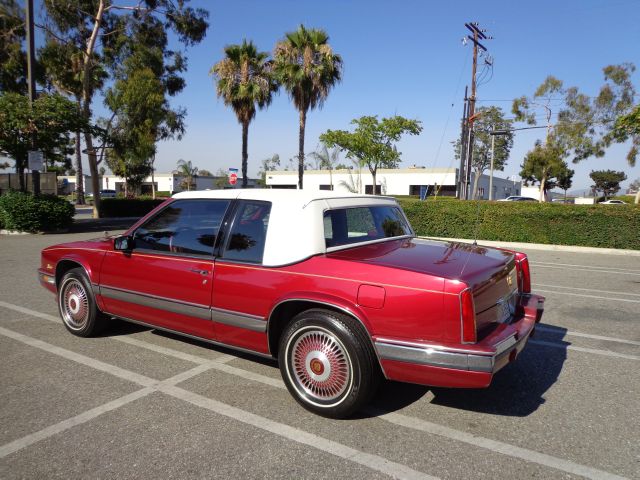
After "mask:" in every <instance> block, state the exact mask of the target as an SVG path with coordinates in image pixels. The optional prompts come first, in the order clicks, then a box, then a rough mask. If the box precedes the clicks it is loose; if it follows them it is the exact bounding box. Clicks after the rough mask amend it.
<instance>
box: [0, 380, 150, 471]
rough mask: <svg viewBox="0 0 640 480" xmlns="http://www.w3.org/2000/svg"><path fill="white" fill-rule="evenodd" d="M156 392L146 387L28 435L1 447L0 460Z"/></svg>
mask: <svg viewBox="0 0 640 480" xmlns="http://www.w3.org/2000/svg"><path fill="white" fill-rule="evenodd" d="M153 391H155V389H154V388H153V387H145V388H143V389H142V390H136V391H135V392H133V393H130V394H129V395H125V396H123V397H120V398H116V399H115V400H113V401H111V402H107V403H105V404H103V405H100V406H98V407H96V408H92V409H91V410H87V411H86V412H82V413H81V414H79V415H76V416H75V417H71V418H67V419H66V420H62V421H61V422H58V423H56V424H55V425H51V426H49V427H46V428H43V429H42V430H39V431H37V432H34V433H31V434H29V435H26V436H24V437H22V438H18V439H17V440H14V441H13V442H9V443H7V444H5V445H2V446H0V458H4V457H6V456H7V455H11V454H12V453H15V452H17V451H18V450H22V449H23V448H26V447H28V446H29V445H33V444H34V443H36V442H39V441H41V440H45V439H47V438H49V437H53V436H54V435H57V434H58V433H61V432H64V431H65V430H69V429H70V428H73V427H75V426H77V425H82V424H83V423H86V422H88V421H90V420H93V419H94V418H96V417H99V416H100V415H102V414H104V413H107V412H110V411H112V410H115V409H116V408H120V407H122V406H124V405H126V404H128V403H131V402H133V401H135V400H138V399H140V398H142V397H146V396H147V395H149V394H150V393H151V392H153Z"/></svg>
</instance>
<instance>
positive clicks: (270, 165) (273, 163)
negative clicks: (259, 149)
mask: <svg viewBox="0 0 640 480" xmlns="http://www.w3.org/2000/svg"><path fill="white" fill-rule="evenodd" d="M279 166H280V155H278V154H277V153H274V154H273V155H272V156H271V157H268V158H265V159H263V160H262V162H260V171H259V172H258V177H260V180H259V182H260V185H261V186H263V187H265V186H266V185H267V172H272V171H273V170H276V169H277V168H278V167H279Z"/></svg>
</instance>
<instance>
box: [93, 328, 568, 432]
mask: <svg viewBox="0 0 640 480" xmlns="http://www.w3.org/2000/svg"><path fill="white" fill-rule="evenodd" d="M547 328H552V329H553V330H552V331H549V330H547V331H546V332H545V334H544V337H542V335H541V334H540V333H537V334H536V336H535V337H534V338H533V339H532V340H533V341H534V342H535V341H536V340H542V341H544V342H549V343H551V344H552V346H549V345H538V344H535V343H533V344H529V345H527V347H526V348H525V349H524V350H523V351H522V352H521V353H520V355H519V356H518V358H517V360H516V361H515V362H513V363H511V364H509V365H507V366H506V367H505V368H503V369H502V370H500V371H499V372H498V373H497V374H496V375H495V376H494V377H493V381H492V383H491V385H490V386H489V387H488V388H482V389H464V388H440V387H426V386H422V385H414V384H410V383H401V382H394V381H389V380H385V381H383V382H381V384H380V387H379V389H378V391H377V393H376V395H375V396H374V398H373V400H372V402H371V407H370V408H366V409H365V410H363V411H361V412H359V413H357V414H356V415H355V416H353V417H352V418H354V419H357V418H369V417H376V416H379V415H383V414H385V413H391V412H395V411H399V410H402V409H404V408H406V407H408V406H409V405H411V404H413V403H415V402H417V401H419V400H420V399H421V398H423V397H424V396H425V395H427V394H428V393H429V392H431V393H432V394H433V397H432V398H431V400H430V403H432V404H434V405H440V406H444V407H449V408H454V409H458V410H466V411H470V412H477V413H486V414H490V415H501V416H511V417H525V416H528V415H531V414H532V413H533V412H535V411H536V410H537V409H538V408H539V407H540V406H541V405H542V404H544V403H545V399H544V395H545V393H546V392H547V390H549V389H550V388H551V386H552V385H553V384H554V383H555V382H556V381H557V380H558V377H559V375H560V372H561V371H562V367H563V365H564V362H565V361H566V359H567V346H568V345H570V343H568V342H566V341H564V340H563V339H564V337H565V334H566V331H567V330H566V329H565V328H561V327H556V326H553V327H551V326H547ZM143 331H150V332H151V333H153V334H154V335H158V336H161V337H164V338H169V339H172V340H175V341H178V342H182V343H187V344H189V345H193V346H196V347H200V348H205V349H207V350H215V351H217V352H219V353H224V354H230V355H233V356H236V357H238V358H242V359H245V360H249V361H251V362H255V363H259V364H261V365H265V366H270V367H272V368H273V369H274V370H277V369H278V362H277V361H276V360H275V359H269V358H264V357H258V356H256V355H252V354H251V353H245V352H242V351H238V350H235V349H232V348H227V347H225V346H222V345H213V344H211V343H209V342H206V341H204V340H197V339H192V338H189V337H184V336H182V335H178V334H174V333H170V332H165V331H163V330H158V329H153V328H150V327H145V326H142V325H138V324H134V323H129V322H125V321H116V322H114V324H113V325H112V326H111V327H110V328H109V329H108V331H106V332H105V333H104V336H119V335H130V334H134V333H139V332H143Z"/></svg>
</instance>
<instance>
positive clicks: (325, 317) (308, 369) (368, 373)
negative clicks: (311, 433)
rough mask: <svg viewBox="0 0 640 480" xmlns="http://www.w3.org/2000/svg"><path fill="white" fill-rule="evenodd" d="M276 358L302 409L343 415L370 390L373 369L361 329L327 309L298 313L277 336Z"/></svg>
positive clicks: (376, 377) (376, 378) (375, 374)
mask: <svg viewBox="0 0 640 480" xmlns="http://www.w3.org/2000/svg"><path fill="white" fill-rule="evenodd" d="M278 360H279V363H280V371H281V373H282V378H283V379H284V382H285V384H286V385H287V388H288V389H289V392H291V394H292V395H293V397H294V398H295V399H296V400H297V401H298V402H299V403H300V404H301V405H302V406H303V407H304V408H306V409H307V410H310V411H312V412H314V413H317V414H320V415H322V416H325V417H330V418H344V417H347V416H349V415H351V414H352V413H354V412H356V411H357V410H358V409H360V408H361V407H362V406H363V405H364V404H365V403H366V402H367V401H369V399H370V398H371V396H372V395H373V394H374V393H375V390H376V387H377V385H378V383H379V370H378V365H377V361H376V357H375V353H374V351H373V347H372V345H371V341H370V340H369V337H368V335H367V333H366V331H365V330H364V328H363V327H362V326H361V325H360V324H359V323H358V322H357V321H355V320H354V319H352V318H351V317H348V316H346V315H342V314H340V313H336V312H333V311H329V310H321V309H313V310H307V311H305V312H302V313H300V314H298V315H297V316H296V317H295V318H294V319H293V321H292V322H291V323H290V324H289V326H288V327H287V328H286V330H285V332H284V333H283V335H282V338H281V340H280V348H279V355H278Z"/></svg>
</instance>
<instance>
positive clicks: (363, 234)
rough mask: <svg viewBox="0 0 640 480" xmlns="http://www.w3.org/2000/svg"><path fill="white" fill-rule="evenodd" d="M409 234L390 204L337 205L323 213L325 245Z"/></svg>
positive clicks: (402, 215) (330, 245) (405, 222)
mask: <svg viewBox="0 0 640 480" xmlns="http://www.w3.org/2000/svg"><path fill="white" fill-rule="evenodd" d="M406 235H413V232H412V231H411V227H410V226H409V223H408V222H407V219H406V218H405V216H404V214H403V213H402V210H400V208H399V207H396V206H391V205H376V206H368V207H353V208H337V209H334V210H327V211H326V212H325V213H324V240H325V245H326V246H327V248H330V247H339V246H342V245H350V244H353V243H362V242H371V241H374V240H381V239H385V238H393V237H402V236H406Z"/></svg>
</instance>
